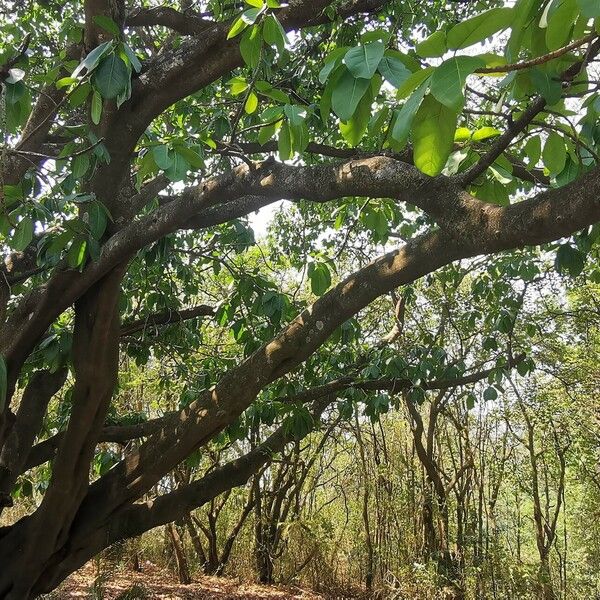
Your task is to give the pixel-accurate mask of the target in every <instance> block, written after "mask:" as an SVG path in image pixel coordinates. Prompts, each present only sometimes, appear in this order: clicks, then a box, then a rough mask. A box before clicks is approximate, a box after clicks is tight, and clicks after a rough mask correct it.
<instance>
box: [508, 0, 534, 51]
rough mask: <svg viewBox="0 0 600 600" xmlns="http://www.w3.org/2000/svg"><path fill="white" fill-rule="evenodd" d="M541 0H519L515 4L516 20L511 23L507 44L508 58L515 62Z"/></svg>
mask: <svg viewBox="0 0 600 600" xmlns="http://www.w3.org/2000/svg"><path fill="white" fill-rule="evenodd" d="M538 7H539V0H517V2H516V4H515V6H514V9H513V10H514V20H513V22H512V25H511V32H510V38H509V40H508V44H507V46H506V53H505V54H506V58H507V59H508V60H509V62H515V61H516V60H517V58H518V56H519V50H520V49H521V43H522V41H523V37H524V35H525V33H527V32H528V31H529V27H530V25H531V23H532V22H533V20H534V17H535V15H536V14H537V9H538Z"/></svg>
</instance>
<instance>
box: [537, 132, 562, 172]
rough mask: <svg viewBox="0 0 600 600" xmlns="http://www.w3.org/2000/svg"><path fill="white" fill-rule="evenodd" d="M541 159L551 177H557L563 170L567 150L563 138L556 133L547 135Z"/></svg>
mask: <svg viewBox="0 0 600 600" xmlns="http://www.w3.org/2000/svg"><path fill="white" fill-rule="evenodd" d="M542 158H543V159H544V166H545V167H546V168H547V169H548V171H549V172H550V174H551V175H557V174H558V173H560V172H561V171H562V170H563V169H564V167H565V162H566V160H567V149H566V147H565V141H564V139H563V137H562V136H561V135H560V134H558V133H557V132H556V131H551V132H550V133H549V135H548V139H547V140H546V143H545V144H544V151H543V152H542Z"/></svg>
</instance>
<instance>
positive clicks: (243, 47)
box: [240, 26, 262, 69]
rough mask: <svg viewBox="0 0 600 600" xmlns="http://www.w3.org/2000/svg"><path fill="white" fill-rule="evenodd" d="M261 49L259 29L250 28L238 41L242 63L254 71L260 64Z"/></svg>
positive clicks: (256, 27) (255, 27)
mask: <svg viewBox="0 0 600 600" xmlns="http://www.w3.org/2000/svg"><path fill="white" fill-rule="evenodd" d="M261 47H262V38H261V36H260V28H259V27H258V26H254V27H252V29H248V30H246V31H245V32H244V35H243V36H242V39H241V40H240V52H241V53H242V58H243V59H244V62H245V63H246V64H247V65H248V66H249V67H251V68H252V69H254V68H255V67H256V66H257V65H258V63H259V62H260V51H261Z"/></svg>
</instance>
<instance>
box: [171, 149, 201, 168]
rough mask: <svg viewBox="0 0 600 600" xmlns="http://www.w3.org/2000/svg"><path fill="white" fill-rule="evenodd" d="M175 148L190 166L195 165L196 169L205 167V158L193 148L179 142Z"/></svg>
mask: <svg viewBox="0 0 600 600" xmlns="http://www.w3.org/2000/svg"><path fill="white" fill-rule="evenodd" d="M173 149H174V150H175V152H177V154H180V155H181V156H182V157H183V158H184V159H185V160H186V162H188V163H189V165H190V166H192V167H194V169H202V168H203V167H204V160H203V159H202V157H201V156H200V154H198V152H196V151H195V150H193V149H192V148H189V147H188V146H183V145H181V144H177V145H176V146H174V148H173Z"/></svg>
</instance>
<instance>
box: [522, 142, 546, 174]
mask: <svg viewBox="0 0 600 600" xmlns="http://www.w3.org/2000/svg"><path fill="white" fill-rule="evenodd" d="M523 151H524V152H525V155H526V156H527V161H528V162H527V168H528V169H533V168H534V167H535V166H536V165H537V164H538V162H539V160H540V157H541V156H542V140H541V138H540V136H539V135H535V136H533V137H531V138H529V139H528V140H527V142H526V144H525V146H524V148H523Z"/></svg>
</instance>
